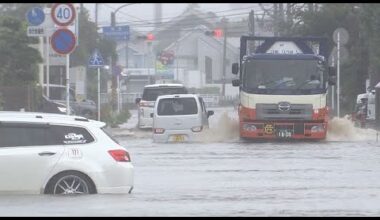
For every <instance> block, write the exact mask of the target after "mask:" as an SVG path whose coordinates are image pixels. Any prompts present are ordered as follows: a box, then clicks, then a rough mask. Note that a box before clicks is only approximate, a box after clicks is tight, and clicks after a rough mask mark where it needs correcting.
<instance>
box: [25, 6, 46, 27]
mask: <svg viewBox="0 0 380 220" xmlns="http://www.w3.org/2000/svg"><path fill="white" fill-rule="evenodd" d="M26 19H27V20H28V22H29V24H30V25H31V26H38V25H40V24H42V23H43V22H44V20H45V13H44V11H43V10H42V8H40V7H34V8H31V9H29V10H28V12H27V13H26Z"/></svg>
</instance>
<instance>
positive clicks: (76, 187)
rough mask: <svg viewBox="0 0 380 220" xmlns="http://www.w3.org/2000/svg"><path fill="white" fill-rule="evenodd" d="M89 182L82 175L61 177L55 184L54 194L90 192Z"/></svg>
mask: <svg viewBox="0 0 380 220" xmlns="http://www.w3.org/2000/svg"><path fill="white" fill-rule="evenodd" d="M88 193H89V190H88V184H87V183H86V181H84V180H83V179H81V178H80V177H77V176H74V175H69V176H64V177H62V178H61V179H59V180H58V181H57V182H56V184H55V185H54V190H53V194H88Z"/></svg>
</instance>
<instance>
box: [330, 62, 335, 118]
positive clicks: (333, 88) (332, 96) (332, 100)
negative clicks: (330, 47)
mask: <svg viewBox="0 0 380 220" xmlns="http://www.w3.org/2000/svg"><path fill="white" fill-rule="evenodd" d="M331 59H332V65H331V66H335V58H334V55H333V56H332V57H331ZM334 90H335V86H331V108H332V109H333V111H335V98H334V97H335V91H334Z"/></svg>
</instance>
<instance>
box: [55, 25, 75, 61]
mask: <svg viewBox="0 0 380 220" xmlns="http://www.w3.org/2000/svg"><path fill="white" fill-rule="evenodd" d="M50 43H51V47H52V48H53V50H54V51H55V52H57V53H58V54H62V55H65V54H69V53H71V52H72V51H73V50H74V49H75V45H76V38H75V35H74V33H73V32H72V31H70V30H69V29H64V28H63V29H58V30H57V31H55V32H54V33H53V35H52V36H51V42H50Z"/></svg>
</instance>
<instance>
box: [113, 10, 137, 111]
mask: <svg viewBox="0 0 380 220" xmlns="http://www.w3.org/2000/svg"><path fill="white" fill-rule="evenodd" d="M133 4H136V3H127V4H123V5H122V6H120V7H118V8H117V9H115V11H113V12H111V27H115V26H116V13H117V12H118V11H119V10H120V9H122V8H124V7H126V6H129V5H133ZM111 67H112V63H111ZM125 68H128V39H127V40H126V43H125ZM112 76H113V75H112ZM114 82H115V80H112V83H114ZM113 88H115V85H114V84H113ZM117 88H118V91H119V75H118V76H117ZM117 94H118V105H117V106H118V108H117V111H118V112H120V103H119V99H120V98H119V92H118V93H117Z"/></svg>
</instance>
